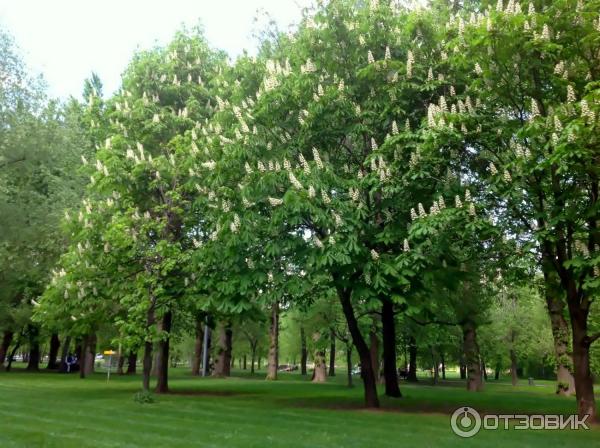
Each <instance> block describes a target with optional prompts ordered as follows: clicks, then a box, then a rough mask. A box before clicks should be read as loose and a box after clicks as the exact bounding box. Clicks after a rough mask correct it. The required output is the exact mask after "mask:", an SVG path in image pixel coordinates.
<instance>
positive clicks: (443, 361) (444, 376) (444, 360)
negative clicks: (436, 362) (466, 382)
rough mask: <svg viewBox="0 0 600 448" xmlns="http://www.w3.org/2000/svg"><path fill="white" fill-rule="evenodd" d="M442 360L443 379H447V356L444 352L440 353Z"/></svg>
mask: <svg viewBox="0 0 600 448" xmlns="http://www.w3.org/2000/svg"><path fill="white" fill-rule="evenodd" d="M440 361H441V362H442V379H443V380H445V379H446V357H445V356H444V353H443V352H442V353H440Z"/></svg>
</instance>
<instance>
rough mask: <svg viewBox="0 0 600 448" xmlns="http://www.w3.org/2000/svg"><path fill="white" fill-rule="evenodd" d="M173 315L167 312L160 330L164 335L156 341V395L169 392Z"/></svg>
mask: <svg viewBox="0 0 600 448" xmlns="http://www.w3.org/2000/svg"><path fill="white" fill-rule="evenodd" d="M172 322H173V313H172V312H171V311H167V312H166V313H165V314H164V315H163V318H162V324H161V330H162V331H163V332H164V333H165V334H164V335H163V336H162V337H161V339H160V340H159V341H158V357H157V358H158V359H157V364H158V365H157V369H156V389H155V391H156V393H157V394H165V393H167V392H169V348H170V347H169V344H170V340H171V335H170V333H171V324H172Z"/></svg>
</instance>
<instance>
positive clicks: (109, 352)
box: [104, 350, 117, 355]
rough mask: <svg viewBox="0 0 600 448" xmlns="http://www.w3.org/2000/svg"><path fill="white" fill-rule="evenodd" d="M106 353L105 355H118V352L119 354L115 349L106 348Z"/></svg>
mask: <svg viewBox="0 0 600 448" xmlns="http://www.w3.org/2000/svg"><path fill="white" fill-rule="evenodd" d="M104 354H105V355H116V354H117V352H115V351H113V350H105V351H104Z"/></svg>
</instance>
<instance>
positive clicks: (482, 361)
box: [481, 356, 488, 381]
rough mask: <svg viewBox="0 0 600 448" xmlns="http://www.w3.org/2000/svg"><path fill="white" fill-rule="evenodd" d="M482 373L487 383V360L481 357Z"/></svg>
mask: <svg viewBox="0 0 600 448" xmlns="http://www.w3.org/2000/svg"><path fill="white" fill-rule="evenodd" d="M481 373H482V374H483V379H484V380H485V381H487V380H488V375H487V367H486V366H485V358H484V357H483V356H482V357H481Z"/></svg>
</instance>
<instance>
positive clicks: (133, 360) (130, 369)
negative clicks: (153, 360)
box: [125, 352, 137, 375]
mask: <svg viewBox="0 0 600 448" xmlns="http://www.w3.org/2000/svg"><path fill="white" fill-rule="evenodd" d="M136 364H137V352H130V353H129V356H127V371H126V372H125V374H127V375H135V374H136V372H137V366H136Z"/></svg>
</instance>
